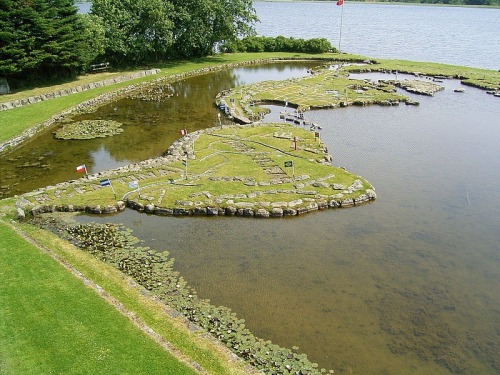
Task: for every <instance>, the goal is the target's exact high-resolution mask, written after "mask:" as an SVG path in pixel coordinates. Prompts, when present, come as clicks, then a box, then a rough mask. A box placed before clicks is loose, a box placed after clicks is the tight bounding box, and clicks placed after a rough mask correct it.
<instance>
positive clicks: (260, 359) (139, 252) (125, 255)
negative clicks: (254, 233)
mask: <svg viewBox="0 0 500 375" xmlns="http://www.w3.org/2000/svg"><path fill="white" fill-rule="evenodd" d="M66 232H67V234H68V238H71V240H72V242H73V243H74V244H75V245H77V246H78V247H80V248H81V249H83V250H85V251H88V252H89V253H91V254H92V255H94V256H96V257H97V258H98V259H100V260H102V261H104V262H106V263H108V264H111V265H112V266H114V267H116V268H118V269H119V270H120V271H122V272H123V273H125V274H126V275H128V276H130V277H132V278H133V279H134V280H135V281H136V282H137V283H138V284H140V285H142V286H143V287H144V288H146V289H147V290H148V291H150V292H151V293H152V294H154V295H156V296H157V297H158V298H160V299H161V300H162V301H163V302H165V303H166V304H168V305H169V306H170V307H172V308H174V309H175V310H177V311H178V312H180V313H181V314H183V315H184V316H185V317H186V318H187V319H188V320H189V321H191V322H192V323H194V324H195V325H196V326H198V327H200V328H202V329H204V330H206V331H207V332H209V333H210V334H211V335H212V336H214V337H215V338H217V339H218V340H219V341H220V342H222V343H223V344H224V345H225V346H226V347H228V348H229V349H230V350H231V351H232V352H233V353H235V354H236V355H237V356H238V357H240V358H242V359H243V360H244V361H245V362H247V363H249V364H250V365H252V366H254V367H255V368H257V369H259V370H262V371H263V372H264V373H268V374H296V375H305V374H311V375H312V374H322V373H327V370H325V369H318V365H317V364H316V363H312V362H310V361H309V360H308V359H307V356H306V354H303V353H299V351H298V348H297V347H293V348H292V349H286V348H282V347H280V346H278V345H275V344H273V343H272V342H271V341H268V340H262V339H259V338H257V337H255V336H254V335H253V334H252V333H251V332H250V331H249V330H248V329H247V328H246V327H245V321H244V320H242V319H238V317H237V316H236V314H235V313H233V312H231V310H230V309H229V308H227V307H223V306H219V307H217V306H214V305H212V304H210V301H209V300H204V299H201V298H198V297H197V295H196V292H195V291H194V290H193V289H192V288H190V287H189V286H188V285H187V283H186V282H185V280H184V279H183V278H182V277H181V276H180V275H179V273H178V272H176V271H174V270H173V262H174V261H173V259H171V258H169V256H168V252H166V251H164V252H158V251H155V250H152V249H150V248H148V247H140V246H136V244H137V243H138V240H137V238H135V237H133V236H132V235H131V231H130V230H127V229H125V228H124V227H123V226H121V225H115V224H80V225H67V226H66ZM329 373H333V370H330V371H329Z"/></svg>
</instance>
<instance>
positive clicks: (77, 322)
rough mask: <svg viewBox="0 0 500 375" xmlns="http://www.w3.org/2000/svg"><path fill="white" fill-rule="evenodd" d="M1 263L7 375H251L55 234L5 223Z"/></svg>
mask: <svg viewBox="0 0 500 375" xmlns="http://www.w3.org/2000/svg"><path fill="white" fill-rule="evenodd" d="M14 227H15V228H17V229H16V230H18V231H20V233H22V236H25V237H26V238H28V239H36V243H37V245H36V246H35V245H33V244H31V243H30V242H28V240H26V239H25V238H23V237H22V236H21V235H20V234H19V233H16V232H15V231H14V229H13V228H14ZM41 249H43V250H44V251H41ZM48 249H50V250H48ZM49 252H50V255H49ZM51 256H52V258H51ZM54 259H57V260H58V261H59V262H60V263H62V264H63V265H64V267H63V266H62V265H61V264H58V263H57V262H56V261H55V260H54ZM0 260H1V261H0V277H2V283H1V284H0V348H2V349H0V374H20V373H22V374H42V373H43V374H47V373H54V374H59V373H64V374H77V373H81V374H88V373H92V374H101V373H102V374H158V373H168V374H195V373H205V374H207V373H209V374H231V375H232V374H235V375H237V374H248V373H252V371H250V369H248V368H246V367H245V365H244V364H243V363H242V362H241V361H236V360H235V359H234V357H232V356H231V355H230V354H229V351H227V350H225V349H224V348H222V347H221V346H220V345H218V344H216V343H214V341H213V340H207V339H206V338H205V337H203V336H202V335H201V334H200V332H195V333H192V332H190V331H189V329H188V327H187V326H186V321H185V319H182V318H180V317H179V318H172V317H171V316H170V314H169V310H168V308H167V307H166V306H165V305H163V304H162V303H160V302H158V301H155V300H153V299H152V298H150V297H149V296H147V295H144V294H143V292H141V290H140V289H139V288H137V287H136V286H135V284H134V283H132V282H131V281H130V280H129V279H128V278H126V277H125V276H124V275H123V274H122V273H120V272H119V271H117V270H115V269H113V268H111V267H109V266H107V265H105V264H103V263H101V262H99V261H98V260H97V259H94V258H93V257H91V256H90V255H89V254H86V253H84V252H82V251H81V250H79V249H76V248H75V247H74V246H72V245H70V244H69V243H67V242H66V241H63V240H61V239H60V238H58V237H57V236H55V235H53V234H52V233H49V232H46V231H44V230H41V229H39V228H36V227H34V226H31V225H19V224H10V223H8V224H7V223H5V222H2V221H0ZM69 264H71V266H68V265H69ZM73 267H76V268H78V271H76V270H75V269H74V268H73ZM68 270H69V271H70V272H73V275H72V274H71V273H70V272H68ZM75 273H76V275H77V276H78V278H79V279H80V280H78V278H77V277H75V275H74V274H75ZM82 281H83V283H82ZM84 283H85V284H86V285H88V286H90V287H93V288H94V290H92V289H91V288H89V287H86V286H85V285H84ZM20 287H21V288H20ZM96 292H97V293H96ZM98 294H99V295H100V297H99V296H98ZM101 297H104V299H103V298H101ZM106 301H107V302H106ZM112 305H113V306H114V307H113V306H112ZM115 309H118V310H119V311H118V310H115ZM141 330H142V332H141ZM144 332H146V333H147V334H148V335H149V336H150V337H148V335H146V333H144ZM151 337H153V339H154V341H153V339H151ZM155 341H156V342H155ZM162 346H163V347H162ZM165 349H167V350H168V351H167V350H165ZM169 351H170V352H171V353H173V355H172V354H170V353H169ZM184 363H187V365H185V364H184ZM190 365H193V366H194V367H195V368H197V369H198V370H200V369H201V368H200V366H201V367H202V368H203V370H201V372H197V371H194V370H192V369H191V368H190V367H189V366H190Z"/></svg>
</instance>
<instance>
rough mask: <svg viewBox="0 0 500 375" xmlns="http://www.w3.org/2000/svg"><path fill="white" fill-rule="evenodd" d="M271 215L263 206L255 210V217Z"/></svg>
mask: <svg viewBox="0 0 500 375" xmlns="http://www.w3.org/2000/svg"><path fill="white" fill-rule="evenodd" d="M269 216H271V215H270V213H269V211H268V210H266V209H265V208H259V209H258V210H257V211H255V217H258V218H263V217H264V218H265V217H269Z"/></svg>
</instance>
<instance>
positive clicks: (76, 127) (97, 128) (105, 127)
mask: <svg viewBox="0 0 500 375" xmlns="http://www.w3.org/2000/svg"><path fill="white" fill-rule="evenodd" d="M121 126H122V124H121V123H120V122H117V121H113V120H83V121H77V122H73V123H69V124H64V125H63V126H62V127H61V128H59V129H57V130H56V131H55V132H54V133H55V137H56V138H58V139H93V138H105V137H110V136H113V135H116V134H120V133H122V132H123V129H122V128H121Z"/></svg>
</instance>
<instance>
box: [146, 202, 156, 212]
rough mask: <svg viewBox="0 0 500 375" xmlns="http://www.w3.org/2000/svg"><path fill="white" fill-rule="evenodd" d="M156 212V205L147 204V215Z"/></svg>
mask: <svg viewBox="0 0 500 375" xmlns="http://www.w3.org/2000/svg"><path fill="white" fill-rule="evenodd" d="M154 211H155V205H154V204H152V203H149V204H147V205H146V206H144V212H146V213H147V214H152V213H153V212H154Z"/></svg>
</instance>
